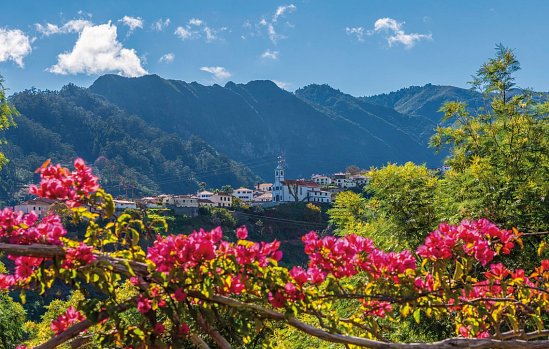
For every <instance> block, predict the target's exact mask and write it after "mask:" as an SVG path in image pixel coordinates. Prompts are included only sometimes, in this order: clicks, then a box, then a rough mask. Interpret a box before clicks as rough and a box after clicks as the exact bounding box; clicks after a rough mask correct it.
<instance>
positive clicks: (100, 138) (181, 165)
mask: <svg viewBox="0 0 549 349" xmlns="http://www.w3.org/2000/svg"><path fill="white" fill-rule="evenodd" d="M11 102H12V103H13V104H14V105H15V106H16V107H17V109H18V110H19V112H20V113H21V115H20V116H18V117H17V118H16V122H17V127H14V128H11V129H10V130H9V131H8V132H7V133H6V138H7V140H8V144H7V146H6V154H7V157H8V158H9V159H10V163H9V164H8V165H7V166H6V167H5V168H4V169H2V177H3V180H2V182H1V183H2V188H1V190H2V199H3V200H4V201H10V200H6V199H7V198H8V197H9V196H8V194H10V193H13V192H16V191H18V189H21V192H22V194H25V192H26V190H25V188H24V187H23V185H24V184H27V183H30V182H31V181H32V179H33V173H34V170H35V169H36V168H37V167H38V166H40V165H41V164H42V163H43V162H44V161H45V160H46V159H48V158H51V159H52V161H55V162H62V163H68V162H69V161H70V160H71V159H73V158H75V157H76V156H80V157H82V158H84V159H85V160H86V161H88V162H90V163H93V165H94V167H95V169H96V171H97V173H98V174H99V175H100V178H101V182H102V185H103V186H105V187H106V188H107V189H108V190H109V191H111V192H113V193H115V194H124V195H126V194H127V195H146V194H151V193H159V192H170V193H185V192H190V191H194V190H196V189H197V187H198V185H197V183H199V182H201V181H205V182H206V183H208V185H211V186H221V185H224V184H232V185H235V186H236V185H250V184H252V183H254V182H255V181H256V180H257V177H256V176H255V175H254V174H253V173H252V172H251V171H250V170H249V169H247V168H246V167H245V166H243V165H242V164H239V163H237V162H235V161H233V160H231V159H229V158H228V157H227V156H225V155H223V154H220V153H219V152H217V151H216V150H215V149H213V148H212V147H211V146H210V145H208V143H207V142H205V141H204V140H202V139H201V138H200V137H198V136H195V135H189V136H188V137H186V138H182V137H179V136H177V135H174V134H172V133H169V132H166V131H162V130H160V129H158V128H154V127H151V126H149V125H148V124H147V123H146V122H145V121H143V120H142V119H140V118H138V117H135V116H131V115H129V114H128V113H127V112H124V111H123V110H121V109H119V108H118V107H116V106H114V105H112V104H110V103H109V102H107V101H106V100H105V99H104V98H101V97H99V96H97V95H94V94H92V93H91V92H89V91H88V90H87V89H84V88H79V87H76V86H74V85H68V86H66V87H64V88H63V89H62V90H61V91H59V92H55V91H37V90H28V91H24V92H21V93H18V94H16V95H14V96H12V98H11ZM11 199H12V200H11V201H14V200H17V199H18V197H17V196H15V197H11Z"/></svg>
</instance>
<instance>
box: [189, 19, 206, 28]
mask: <svg viewBox="0 0 549 349" xmlns="http://www.w3.org/2000/svg"><path fill="white" fill-rule="evenodd" d="M202 23H204V22H203V21H202V20H201V19H198V18H191V19H190V20H189V25H194V26H201V25H202Z"/></svg>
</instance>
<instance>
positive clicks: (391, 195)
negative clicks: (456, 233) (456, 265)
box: [366, 162, 438, 248]
mask: <svg viewBox="0 0 549 349" xmlns="http://www.w3.org/2000/svg"><path fill="white" fill-rule="evenodd" d="M368 175H369V176H370V178H371V179H370V183H369V185H368V187H367V188H366V191H367V193H368V194H369V195H371V196H372V197H371V199H370V200H369V201H368V204H367V206H368V208H369V210H370V211H371V215H372V219H371V223H372V225H374V226H376V227H379V226H382V225H387V226H388V227H390V230H391V237H392V238H394V239H395V243H396V244H397V245H398V246H399V247H400V248H407V247H411V248H414V247H416V246H417V245H419V244H420V243H421V242H423V239H424V237H425V236H426V234H427V233H428V232H429V231H431V229H432V228H434V227H435V226H436V224H437V223H438V220H437V216H436V207H437V204H436V198H435V193H436V189H437V184H438V181H437V178H436V177H435V175H434V174H433V173H432V172H431V171H429V170H428V169H427V167H425V165H423V166H418V165H415V164H413V163H411V162H408V163H406V164H404V165H403V166H397V165H394V164H388V165H387V166H385V167H383V168H381V169H377V170H372V171H370V173H369V174H368Z"/></svg>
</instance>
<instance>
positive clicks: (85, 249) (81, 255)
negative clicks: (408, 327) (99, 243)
mask: <svg viewBox="0 0 549 349" xmlns="http://www.w3.org/2000/svg"><path fill="white" fill-rule="evenodd" d="M94 260H95V256H94V255H93V247H92V246H87V245H86V244H84V243H82V242H81V243H80V245H79V246H78V247H76V248H67V250H66V254H65V259H64V260H63V264H61V267H62V268H64V269H71V268H74V267H76V266H78V265H88V264H90V263H91V262H93V261H94Z"/></svg>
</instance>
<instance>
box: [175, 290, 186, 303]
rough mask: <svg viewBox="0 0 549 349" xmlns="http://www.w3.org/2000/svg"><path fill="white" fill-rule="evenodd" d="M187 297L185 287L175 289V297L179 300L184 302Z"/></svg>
mask: <svg viewBox="0 0 549 349" xmlns="http://www.w3.org/2000/svg"><path fill="white" fill-rule="evenodd" d="M186 298H187V294H186V293H185V292H184V291H183V288H181V287H180V288H178V289H177V290H175V293H174V299H175V300H176V301H178V302H183V301H184V300H185V299H186Z"/></svg>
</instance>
